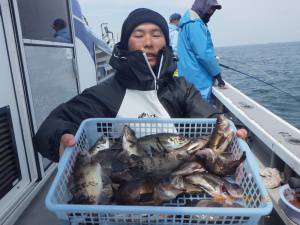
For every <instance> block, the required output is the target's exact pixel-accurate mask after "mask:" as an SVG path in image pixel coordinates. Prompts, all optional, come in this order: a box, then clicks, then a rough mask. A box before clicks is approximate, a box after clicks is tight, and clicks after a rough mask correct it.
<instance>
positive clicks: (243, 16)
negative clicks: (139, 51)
mask: <svg viewBox="0 0 300 225" xmlns="http://www.w3.org/2000/svg"><path fill="white" fill-rule="evenodd" d="M193 1H194V0H105V1H103V0H79V2H80V4H81V8H82V11H83V14H84V15H85V16H86V18H87V20H88V22H89V25H90V27H91V28H92V30H93V31H94V32H95V33H97V34H100V33H101V31H100V24H101V23H104V22H107V23H109V29H110V30H111V31H113V32H114V33H115V35H117V34H118V35H119V36H120V33H121V26H122V23H123V21H124V19H125V18H126V17H127V15H128V14H129V13H130V12H131V11H132V10H133V9H136V8H139V7H146V8H150V9H153V10H155V11H157V12H159V13H161V14H162V15H163V16H164V17H165V18H166V19H168V17H169V15H170V14H172V13H173V12H178V13H180V14H183V13H184V12H185V11H186V9H188V8H190V7H191V5H192V3H193ZM219 3H221V4H222V6H223V9H222V10H219V11H217V12H216V13H215V14H214V16H213V17H212V18H211V21H210V22H209V29H210V31H211V33H212V37H213V40H214V44H215V46H231V45H244V44H257V43H272V42H290V41H300V0H219Z"/></svg>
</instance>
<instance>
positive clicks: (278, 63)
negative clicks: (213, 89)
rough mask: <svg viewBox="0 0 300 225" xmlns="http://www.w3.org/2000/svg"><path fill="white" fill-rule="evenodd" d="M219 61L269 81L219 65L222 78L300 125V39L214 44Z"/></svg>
mask: <svg viewBox="0 0 300 225" xmlns="http://www.w3.org/2000/svg"><path fill="white" fill-rule="evenodd" d="M216 52H217V55H218V56H219V57H220V63H222V64H225V65H227V66H230V67H232V68H234V69H237V70H240V71H242V72H244V73H247V74H250V75H252V76H254V77H256V78H259V79H261V80H263V81H265V82H267V83H270V84H272V85H274V86H276V87H278V88H280V89H282V90H284V91H285V92H288V93H289V94H291V95H293V96H295V98H293V97H291V96H289V95H287V94H285V93H283V92H280V91H278V90H276V89H274V88H273V87H271V86H269V85H266V84H264V83H262V82H259V81H257V80H255V79H252V78H249V77H247V76H245V75H242V74H240V73H237V72H233V71H230V70H227V69H224V68H222V74H223V78H224V79H225V80H226V81H228V82H229V83H230V84H232V85H233V86H235V87H236V88H238V89H240V90H241V91H242V92H243V93H245V94H246V95H248V96H250V97H251V98H252V99H254V100H255V101H257V102H258V103H260V104H261V105H263V106H264V107H266V108H267V109H269V110H270V111H272V112H273V113H275V114H276V115H278V116H280V117H281V118H283V119H284V120H286V121H287V122H289V123H290V124H292V125H293V126H295V127H297V128H298V129H300V42H292V43H276V44H262V45H247V46H236V47H222V48H216Z"/></svg>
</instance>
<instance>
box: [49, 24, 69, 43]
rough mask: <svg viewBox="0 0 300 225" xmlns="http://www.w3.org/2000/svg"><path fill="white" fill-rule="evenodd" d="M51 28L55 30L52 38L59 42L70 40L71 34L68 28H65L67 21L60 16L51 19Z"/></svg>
mask: <svg viewBox="0 0 300 225" xmlns="http://www.w3.org/2000/svg"><path fill="white" fill-rule="evenodd" d="M52 28H53V30H55V33H54V38H55V39H56V40H57V41H60V42H71V36H70V32H69V29H68V28H67V23H66V21H64V20H63V19H61V18H58V19H56V20H54V21H53V24H52Z"/></svg>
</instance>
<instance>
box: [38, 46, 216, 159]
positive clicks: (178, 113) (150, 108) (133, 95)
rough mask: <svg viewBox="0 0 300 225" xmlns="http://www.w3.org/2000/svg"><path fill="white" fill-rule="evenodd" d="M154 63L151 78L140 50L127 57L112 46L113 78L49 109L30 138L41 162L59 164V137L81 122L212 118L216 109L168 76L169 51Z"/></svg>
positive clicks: (172, 65)
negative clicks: (157, 62)
mask: <svg viewBox="0 0 300 225" xmlns="http://www.w3.org/2000/svg"><path fill="white" fill-rule="evenodd" d="M159 58H160V60H159V61H160V62H159V66H158V67H157V68H156V69H154V70H155V71H157V72H156V73H157V74H155V72H154V71H153V70H152V68H151V67H150V65H149V63H148V60H147V58H146V56H145V55H144V54H143V53H142V52H141V51H135V52H128V51H124V50H120V49H119V48H118V46H117V45H116V47H115V48H114V51H113V55H112V57H111V59H110V65H111V66H112V67H113V68H114V69H116V71H117V72H116V74H115V75H114V76H113V77H111V78H110V79H108V80H106V81H104V82H102V83H100V84H99V85H96V86H94V87H91V88H88V89H86V90H85V91H84V92H83V93H82V94H80V95H78V96H76V97H74V98H73V99H71V100H70V101H68V102H66V103H63V104H61V105H60V106H58V107H57V108H56V109H54V110H53V111H52V112H51V114H50V115H49V116H48V117H47V119H46V120H45V121H44V122H43V124H42V125H41V127H40V128H39V130H38V132H37V134H36V136H35V137H34V143H35V148H36V149H37V150H38V151H39V152H40V153H41V154H42V155H43V156H44V157H47V158H49V159H50V160H52V161H58V160H59V154H58V148H59V143H60V138H61V136H62V135H63V134H65V133H71V134H75V133H76V130H77V129H78V127H79V125H80V123H81V122H82V120H84V119H86V118H100V117H110V118H111V117H123V118H138V117H145V116H150V117H159V118H204V117H212V116H213V115H215V114H216V111H215V109H214V108H213V107H212V106H211V105H209V104H208V103H206V102H205V101H204V100H202V99H201V95H200V93H199V92H198V91H197V90H196V89H195V87H194V86H193V85H192V84H191V83H189V82H187V81H186V80H185V79H184V78H176V77H173V73H174V71H175V70H176V61H175V57H174V55H173V52H172V50H171V48H170V47H166V48H164V49H162V50H161V52H160V57H159Z"/></svg>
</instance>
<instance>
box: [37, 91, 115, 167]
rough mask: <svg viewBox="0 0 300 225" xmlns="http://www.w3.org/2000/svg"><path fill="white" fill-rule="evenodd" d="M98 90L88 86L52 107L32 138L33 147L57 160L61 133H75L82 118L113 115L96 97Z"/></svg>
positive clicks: (45, 155)
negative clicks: (62, 102)
mask: <svg viewBox="0 0 300 225" xmlns="http://www.w3.org/2000/svg"><path fill="white" fill-rule="evenodd" d="M98 92H99V91H97V87H94V88H90V89H88V90H86V91H84V92H83V93H82V94H80V95H78V96H76V97H74V98H73V99H71V100H70V101H68V102H66V103H64V104H61V105H60V106H58V107H57V108H56V109H54V110H53V111H52V112H51V113H50V115H49V116H48V117H47V118H46V120H45V121H44V122H43V123H42V125H41V126H40V128H39V130H38V132H37V133H36V135H35V137H34V139H33V140H34V145H35V149H36V150H37V151H38V152H40V153H41V154H42V155H43V156H44V157H46V158H48V159H50V160H52V161H56V162H57V161H58V160H59V153H58V149H59V144H60V139H61V136H62V135H63V134H65V133H70V134H75V133H76V131H77V129H78V127H79V125H80V123H81V122H82V121H83V120H84V119H87V118H95V117H111V116H113V115H112V113H111V112H110V111H109V110H108V108H107V105H106V104H105V103H104V102H103V101H102V100H101V98H99V97H98V95H99V93H98Z"/></svg>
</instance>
